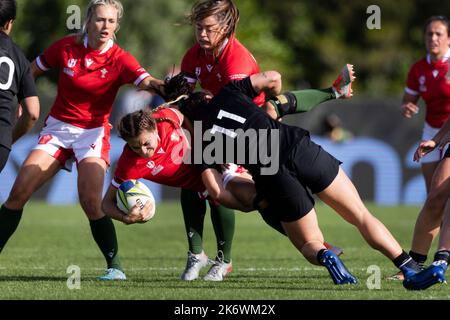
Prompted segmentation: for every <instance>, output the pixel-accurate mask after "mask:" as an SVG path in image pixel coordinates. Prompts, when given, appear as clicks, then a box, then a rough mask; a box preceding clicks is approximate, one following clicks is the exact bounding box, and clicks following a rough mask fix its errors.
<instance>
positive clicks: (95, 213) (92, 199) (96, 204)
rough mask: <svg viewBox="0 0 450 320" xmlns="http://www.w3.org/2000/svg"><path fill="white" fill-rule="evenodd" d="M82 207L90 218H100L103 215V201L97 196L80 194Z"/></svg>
mask: <svg viewBox="0 0 450 320" xmlns="http://www.w3.org/2000/svg"><path fill="white" fill-rule="evenodd" d="M79 198H80V205H81V207H82V208H83V210H84V212H85V213H86V215H87V216H88V217H89V218H92V217H99V216H101V215H102V211H101V209H100V208H101V199H99V198H98V197H97V196H96V195H92V194H87V193H80V194H79Z"/></svg>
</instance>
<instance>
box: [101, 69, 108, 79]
mask: <svg viewBox="0 0 450 320" xmlns="http://www.w3.org/2000/svg"><path fill="white" fill-rule="evenodd" d="M100 72H101V73H102V76H101V77H100V78H102V79H105V78H106V75H107V74H108V72H109V71H108V70H106V68H103V69H102V70H100Z"/></svg>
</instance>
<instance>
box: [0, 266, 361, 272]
mask: <svg viewBox="0 0 450 320" xmlns="http://www.w3.org/2000/svg"><path fill="white" fill-rule="evenodd" d="M67 267H68V266H67ZM8 269H9V270H47V271H61V270H64V268H61V269H60V268H54V267H52V268H48V267H45V266H34V267H10V268H7V267H0V270H8ZM81 270H85V271H99V270H105V269H104V268H81ZM125 270H126V271H127V272H130V271H131V272H132V271H179V270H184V268H183V267H144V268H141V267H140V268H133V267H131V268H125ZM321 270H322V271H323V270H325V268H324V267H294V268H238V267H234V271H235V272H261V271H263V272H265V271H270V272H272V271H276V272H280V271H281V272H283V271H284V272H299V271H321ZM349 270H350V271H352V270H353V271H355V270H356V271H367V268H349Z"/></svg>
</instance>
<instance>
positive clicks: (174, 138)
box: [170, 132, 181, 142]
mask: <svg viewBox="0 0 450 320" xmlns="http://www.w3.org/2000/svg"><path fill="white" fill-rule="evenodd" d="M180 140H181V137H180V135H179V134H178V133H176V132H174V133H172V134H171V136H170V141H174V142H179V141H180Z"/></svg>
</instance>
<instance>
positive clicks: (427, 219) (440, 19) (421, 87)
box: [391, 16, 450, 280]
mask: <svg viewBox="0 0 450 320" xmlns="http://www.w3.org/2000/svg"><path fill="white" fill-rule="evenodd" d="M425 45H426V48H427V51H428V54H427V56H426V57H425V58H423V59H421V60H419V61H418V62H416V63H415V64H414V65H413V66H412V68H411V70H410V71H409V74H408V81H407V86H406V88H405V93H404V96H403V105H402V111H403V115H404V116H405V117H406V118H411V117H413V116H414V115H415V114H417V113H418V112H419V107H418V105H417V102H418V101H419V99H420V98H422V99H423V100H424V101H425V104H426V116H425V125H424V129H423V135H422V141H426V140H430V139H431V138H432V137H433V136H434V135H435V134H436V133H437V132H438V131H439V129H440V128H441V127H442V125H443V124H444V122H445V121H446V120H447V118H448V117H449V116H450V69H449V59H450V48H449V46H450V33H449V20H448V19H447V18H446V17H444V16H433V17H431V18H429V19H428V20H427V22H426V23H425ZM442 157H443V151H442V150H439V149H435V150H433V151H432V152H430V153H428V154H427V155H425V156H424V157H423V158H422V159H421V160H420V161H421V166H422V173H423V176H424V178H425V183H426V189H427V193H428V192H429V190H430V185H431V180H432V177H433V174H434V172H435V170H436V168H437V166H438V164H439V161H440V160H441V159H442ZM444 210H450V208H449V207H448V206H447V207H446V209H444ZM442 216H443V211H436V210H432V211H430V210H425V211H421V212H420V214H419V216H418V217H417V221H416V225H415V229H414V235H413V240H412V245H411V251H410V255H411V257H412V258H413V259H414V260H416V261H417V262H418V263H419V264H422V265H423V264H424V263H425V261H426V260H427V254H428V251H429V250H430V246H431V243H432V241H433V239H434V238H435V237H436V235H437V234H438V233H439V229H440V224H441V221H442ZM391 279H394V280H395V279H400V280H401V279H403V278H402V276H401V275H400V274H398V275H396V276H393V277H391Z"/></svg>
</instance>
